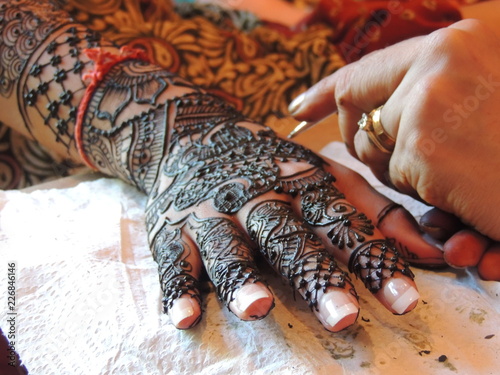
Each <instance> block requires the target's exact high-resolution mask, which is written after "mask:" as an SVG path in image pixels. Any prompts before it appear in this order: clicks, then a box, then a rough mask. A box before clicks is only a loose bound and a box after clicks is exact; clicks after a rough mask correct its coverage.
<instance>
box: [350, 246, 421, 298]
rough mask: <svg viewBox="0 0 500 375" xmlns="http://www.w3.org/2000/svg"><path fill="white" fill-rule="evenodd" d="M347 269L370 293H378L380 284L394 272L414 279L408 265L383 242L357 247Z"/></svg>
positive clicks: (395, 251)
mask: <svg viewBox="0 0 500 375" xmlns="http://www.w3.org/2000/svg"><path fill="white" fill-rule="evenodd" d="M348 267H349V271H350V272H353V273H354V274H355V275H356V276H357V277H359V278H360V279H361V280H362V281H363V283H364V284H365V286H366V288H367V289H368V290H369V291H370V292H372V293H376V292H378V291H379V290H380V289H381V288H382V282H383V281H384V280H385V279H387V278H389V277H392V276H394V274H395V273H396V272H401V273H402V274H403V275H405V276H408V277H409V278H411V279H413V278H414V275H413V272H411V270H410V268H409V264H408V263H407V262H406V261H404V260H403V259H402V257H401V256H400V255H399V253H398V252H397V250H396V249H395V248H394V247H392V246H390V244H389V243H388V242H387V241H385V240H372V241H368V242H366V243H364V244H362V245H360V246H359V247H357V248H356V249H355V250H354V251H353V252H352V254H351V256H350V258H349V264H348Z"/></svg>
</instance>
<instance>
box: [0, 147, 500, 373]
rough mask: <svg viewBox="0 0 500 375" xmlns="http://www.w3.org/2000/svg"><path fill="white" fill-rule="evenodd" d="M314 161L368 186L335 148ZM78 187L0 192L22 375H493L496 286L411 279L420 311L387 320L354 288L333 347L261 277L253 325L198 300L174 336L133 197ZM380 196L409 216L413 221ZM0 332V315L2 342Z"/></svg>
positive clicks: (499, 289) (96, 184)
mask: <svg viewBox="0 0 500 375" xmlns="http://www.w3.org/2000/svg"><path fill="white" fill-rule="evenodd" d="M324 153H325V154H326V155H328V156H329V157H331V158H334V159H337V160H339V161H341V162H342V163H344V164H346V165H348V166H351V167H352V168H354V169H356V170H358V172H360V173H362V174H364V175H365V176H368V174H367V171H366V168H365V167H364V166H362V165H361V164H359V163H357V162H356V161H354V160H353V159H352V158H350V156H349V155H348V154H347V153H346V152H345V150H344V148H343V145H342V144H340V143H334V144H330V145H329V146H328V147H327V148H326V149H325V150H324ZM87 177H89V178H87V179H79V178H75V177H72V178H67V179H62V180H60V181H58V182H56V183H52V184H51V185H49V186H52V187H55V188H51V189H48V188H47V186H45V187H44V186H42V187H40V188H39V189H35V190H30V191H5V192H0V259H1V263H0V267H2V268H3V269H2V270H0V288H3V290H5V291H7V267H8V266H7V264H8V263H9V262H11V261H14V262H15V263H16V267H17V300H16V304H17V306H16V308H17V318H16V319H17V320H16V329H17V338H16V349H17V350H18V352H19V354H20V356H21V358H22V360H23V362H24V364H25V365H26V367H27V368H28V370H29V372H30V374H40V375H50V374H57V375H65V374H68V375H69V374H71V375H79V374H82V375H83V374H92V375H96V374H120V375H127V374H134V375H136V374H145V375H149V374H155V375H156V374H231V375H233V374H370V375H377V374H397V375H404V374H440V375H441V374H454V375H456V374H479V375H482V374H498V368H500V329H499V327H500V297H499V294H500V283H497V282H484V281H481V280H479V279H478V278H477V276H476V275H475V274H474V273H473V272H469V271H453V272H452V271H440V272H432V271H423V270H419V269H414V272H415V274H416V281H417V283H418V285H419V290H420V293H421V296H422V300H421V302H420V303H419V305H418V306H417V308H416V309H415V310H414V311H413V312H411V313H410V314H407V315H405V316H399V317H398V316H393V315H391V314H390V313H389V312H387V311H386V310H385V309H384V308H383V307H382V306H380V305H379V304H378V302H377V301H376V300H375V299H374V298H373V297H372V296H371V295H369V293H367V292H366V291H365V290H363V287H362V285H361V284H360V283H359V282H358V281H356V282H355V283H356V286H357V290H358V293H359V294H360V297H361V298H360V303H361V306H362V311H361V314H360V317H359V321H358V322H357V323H356V324H355V325H354V326H352V327H350V328H348V329H347V330H345V331H343V332H340V333H330V332H327V331H326V330H324V329H323V328H322V326H321V325H320V323H319V322H317V321H316V319H315V317H314V315H313V314H312V313H311V312H310V311H309V309H308V308H307V307H306V306H305V303H304V302H303V301H302V300H301V299H297V300H296V301H295V300H294V297H293V294H292V293H291V291H290V290H289V289H288V286H287V285H285V284H284V283H283V282H282V281H281V280H280V279H279V278H278V277H276V276H275V275H273V274H272V273H271V272H266V277H267V278H268V281H269V282H270V284H271V288H272V290H273V292H274V293H275V296H276V307H275V308H274V310H273V311H272V312H271V314H270V315H269V316H268V317H267V318H266V319H264V320H261V321H257V322H242V321H239V320H238V319H237V318H236V317H235V316H234V315H232V314H231V313H230V312H228V311H227V310H226V309H225V307H223V306H222V305H221V304H220V303H219V301H218V300H217V298H216V297H215V295H214V293H213V291H212V292H209V293H207V294H205V295H204V296H203V297H204V305H203V310H204V317H203V320H202V321H201V323H200V324H199V325H198V326H197V327H195V328H194V329H191V330H188V331H179V330H176V329H175V328H173V327H172V326H171V325H170V324H169V322H168V318H167V317H166V316H165V315H164V314H162V313H161V291H160V287H159V282H158V275H157V270H156V264H155V262H154V261H153V259H152V257H151V254H150V251H149V249H148V245H147V241H146V233H145V226H144V213H143V207H144V204H145V197H144V196H142V195H141V194H140V193H138V192H137V191H136V190H135V189H133V188H132V187H129V186H127V185H125V184H124V183H122V182H120V181H117V180H113V179H107V178H102V177H99V176H87ZM368 178H370V177H368ZM371 181H372V182H373V183H374V184H376V185H380V184H379V183H378V182H377V181H376V180H371ZM390 195H391V197H392V198H393V199H395V200H397V201H399V202H401V203H403V204H405V206H407V207H408V208H410V209H411V210H412V211H413V212H414V213H415V214H416V215H419V214H421V213H422V212H423V211H424V207H422V205H420V204H418V203H416V202H414V201H412V200H410V199H408V198H406V197H401V196H398V195H395V194H392V193H391V194H390ZM3 293H5V295H6V292H3ZM2 305H3V306H5V305H6V298H5V299H4V302H2ZM7 319H8V315H7V309H6V308H2V309H0V327H2V329H3V331H4V332H6V331H7V330H8V328H9V327H8V324H7ZM2 355H3V354H2ZM444 356H446V359H445V357H444ZM440 358H441V361H440Z"/></svg>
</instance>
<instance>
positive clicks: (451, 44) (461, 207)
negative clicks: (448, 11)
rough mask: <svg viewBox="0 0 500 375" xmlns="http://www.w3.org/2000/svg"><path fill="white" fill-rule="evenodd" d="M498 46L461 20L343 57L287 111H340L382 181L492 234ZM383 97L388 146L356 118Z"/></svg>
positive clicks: (351, 139) (498, 153) (496, 236)
mask: <svg viewBox="0 0 500 375" xmlns="http://www.w3.org/2000/svg"><path fill="white" fill-rule="evenodd" d="M498 51H500V40H499V39H498V38H497V37H496V36H495V34H494V33H493V32H492V31H491V30H489V29H487V28H486V27H485V26H483V25H482V24H481V23H479V22H478V21H473V20H466V21H461V22H458V23H456V24H454V25H452V26H450V27H448V28H446V29H441V30H438V31H436V32H434V33H432V34H430V35H428V36H425V37H417V38H414V39H409V40H407V41H405V42H401V43H399V44H396V45H394V46H391V47H388V48H386V49H383V50H380V51H376V52H374V53H372V54H370V55H368V56H366V57H365V58H363V59H362V60H361V61H359V62H356V63H353V64H350V65H347V66H346V67H344V68H342V69H340V70H339V71H338V72H336V73H335V74H333V75H331V76H330V77H328V78H326V79H324V80H323V81H321V82H320V83H318V84H317V85H315V86H314V87H312V88H311V89H310V90H308V91H307V92H306V93H305V94H304V95H303V96H302V97H300V98H299V99H298V100H297V101H295V102H294V103H292V105H291V111H292V112H293V114H294V116H295V117H296V118H297V119H299V120H305V121H318V120H320V119H321V118H323V117H325V116H326V115H328V114H330V113H332V112H334V111H338V115H339V123H340V127H341V132H342V135H343V137H344V140H345V142H346V144H347V146H348V148H349V150H350V152H351V153H352V154H353V155H355V156H356V157H358V158H359V159H360V160H361V161H363V162H364V163H365V164H367V165H368V166H370V168H371V169H372V171H373V172H374V173H375V175H376V176H377V177H378V178H379V179H380V180H381V181H382V182H385V183H388V184H389V185H390V186H393V187H395V188H396V189H397V190H399V191H401V192H403V193H407V194H409V195H412V196H414V197H417V198H419V199H422V200H424V201H425V202H427V203H429V204H430V205H432V206H435V207H437V208H439V209H441V210H443V211H446V212H449V213H452V214H454V215H455V216H457V217H458V218H460V219H461V221H462V222H464V223H465V224H467V225H468V226H470V227H472V228H474V229H476V230H477V231H479V232H480V233H482V234H483V235H486V236H488V237H489V238H491V239H493V240H496V241H498V240H500V229H499V228H500V216H499V215H497V214H496V211H497V209H498V207H500V190H499V189H498V186H500V173H499V172H498V171H499V168H500V162H499V160H500V147H499V145H500V126H498V125H499V121H498V114H497V112H498V111H497V107H498V103H499V102H500V90H499V88H500V74H499V71H498V66H500V65H499V64H500V53H499V52H498ZM382 104H384V107H383V108H382V110H381V123H382V125H383V127H384V129H385V131H386V132H387V134H389V135H390V136H391V137H393V138H395V140H396V144H395V147H394V150H393V152H391V153H384V152H382V151H381V150H380V149H378V148H377V147H376V146H375V145H374V143H373V142H371V141H370V139H369V136H368V133H367V132H365V131H362V130H359V129H358V125H357V122H358V121H359V120H360V118H361V116H362V114H363V113H369V112H370V111H372V110H373V109H375V108H377V107H378V106H380V105H382ZM459 242H460V241H459ZM464 247H465V248H466V247H467V246H464ZM483 251H484V250H483ZM465 255H466V254H464V256H465ZM479 258H480V257H479ZM495 267H496V268H497V269H499V270H500V264H498V263H497V264H496V265H493V268H495ZM497 274H498V273H497Z"/></svg>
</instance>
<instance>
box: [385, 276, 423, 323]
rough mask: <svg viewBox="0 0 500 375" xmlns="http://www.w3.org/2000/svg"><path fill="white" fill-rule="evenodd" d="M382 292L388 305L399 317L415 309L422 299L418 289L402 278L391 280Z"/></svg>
mask: <svg viewBox="0 0 500 375" xmlns="http://www.w3.org/2000/svg"><path fill="white" fill-rule="evenodd" d="M382 290H383V295H384V297H385V300H386V301H387V303H388V305H389V306H390V307H391V309H392V310H393V311H394V312H395V313H396V314H398V315H401V314H404V313H406V312H408V311H410V310H411V309H413V308H414V307H415V306H416V303H417V301H418V299H419V298H420V294H419V293H418V291H417V289H415V287H414V286H413V285H411V284H410V283H409V282H407V281H406V280H404V279H402V278H394V279H392V280H389V281H388V282H387V283H386V284H385V286H384V287H383V289H382Z"/></svg>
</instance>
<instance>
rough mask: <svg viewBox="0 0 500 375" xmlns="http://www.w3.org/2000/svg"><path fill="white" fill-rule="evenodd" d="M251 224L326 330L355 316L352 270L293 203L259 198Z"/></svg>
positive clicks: (273, 261)
mask: <svg viewBox="0 0 500 375" xmlns="http://www.w3.org/2000/svg"><path fill="white" fill-rule="evenodd" d="M246 226H247V230H248V233H249V235H250V237H251V238H252V240H253V241H255V242H256V244H257V245H258V247H259V249H260V251H261V252H262V253H263V255H264V256H265V258H266V259H267V260H268V262H269V263H270V264H271V265H272V266H273V267H274V269H275V270H276V271H277V272H278V273H280V274H281V275H282V276H283V277H284V278H285V279H287V280H288V281H289V283H290V285H291V286H292V287H293V288H294V289H295V290H297V291H298V292H299V293H300V295H301V296H302V297H303V298H304V300H306V301H307V303H308V304H309V307H310V308H311V309H312V311H313V312H314V313H315V315H316V316H317V317H318V319H319V320H320V321H321V323H322V324H323V326H324V327H325V328H326V329H327V330H329V331H333V332H336V331H339V330H342V329H344V328H346V327H348V326H350V325H351V324H353V323H354V322H355V321H356V319H357V316H358V313H359V305H358V301H357V296H356V292H355V291H354V287H353V285H352V284H351V282H350V279H349V277H348V275H347V274H346V273H345V272H343V271H342V270H341V269H340V268H339V267H338V266H337V263H336V262H335V261H334V260H333V259H332V258H331V257H330V256H329V255H328V253H327V251H326V249H325V247H324V246H323V244H322V242H321V240H320V239H319V237H318V236H317V235H316V234H314V233H313V232H312V231H311V230H310V229H308V228H307V227H306V226H304V224H303V222H302V220H300V219H298V218H297V217H296V216H295V214H294V212H293V210H292V207H291V205H290V204H289V203H287V202H283V201H278V200H268V201H263V202H260V203H259V204H257V205H255V206H254V207H253V209H251V211H250V213H249V214H248V216H247V223H246Z"/></svg>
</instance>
